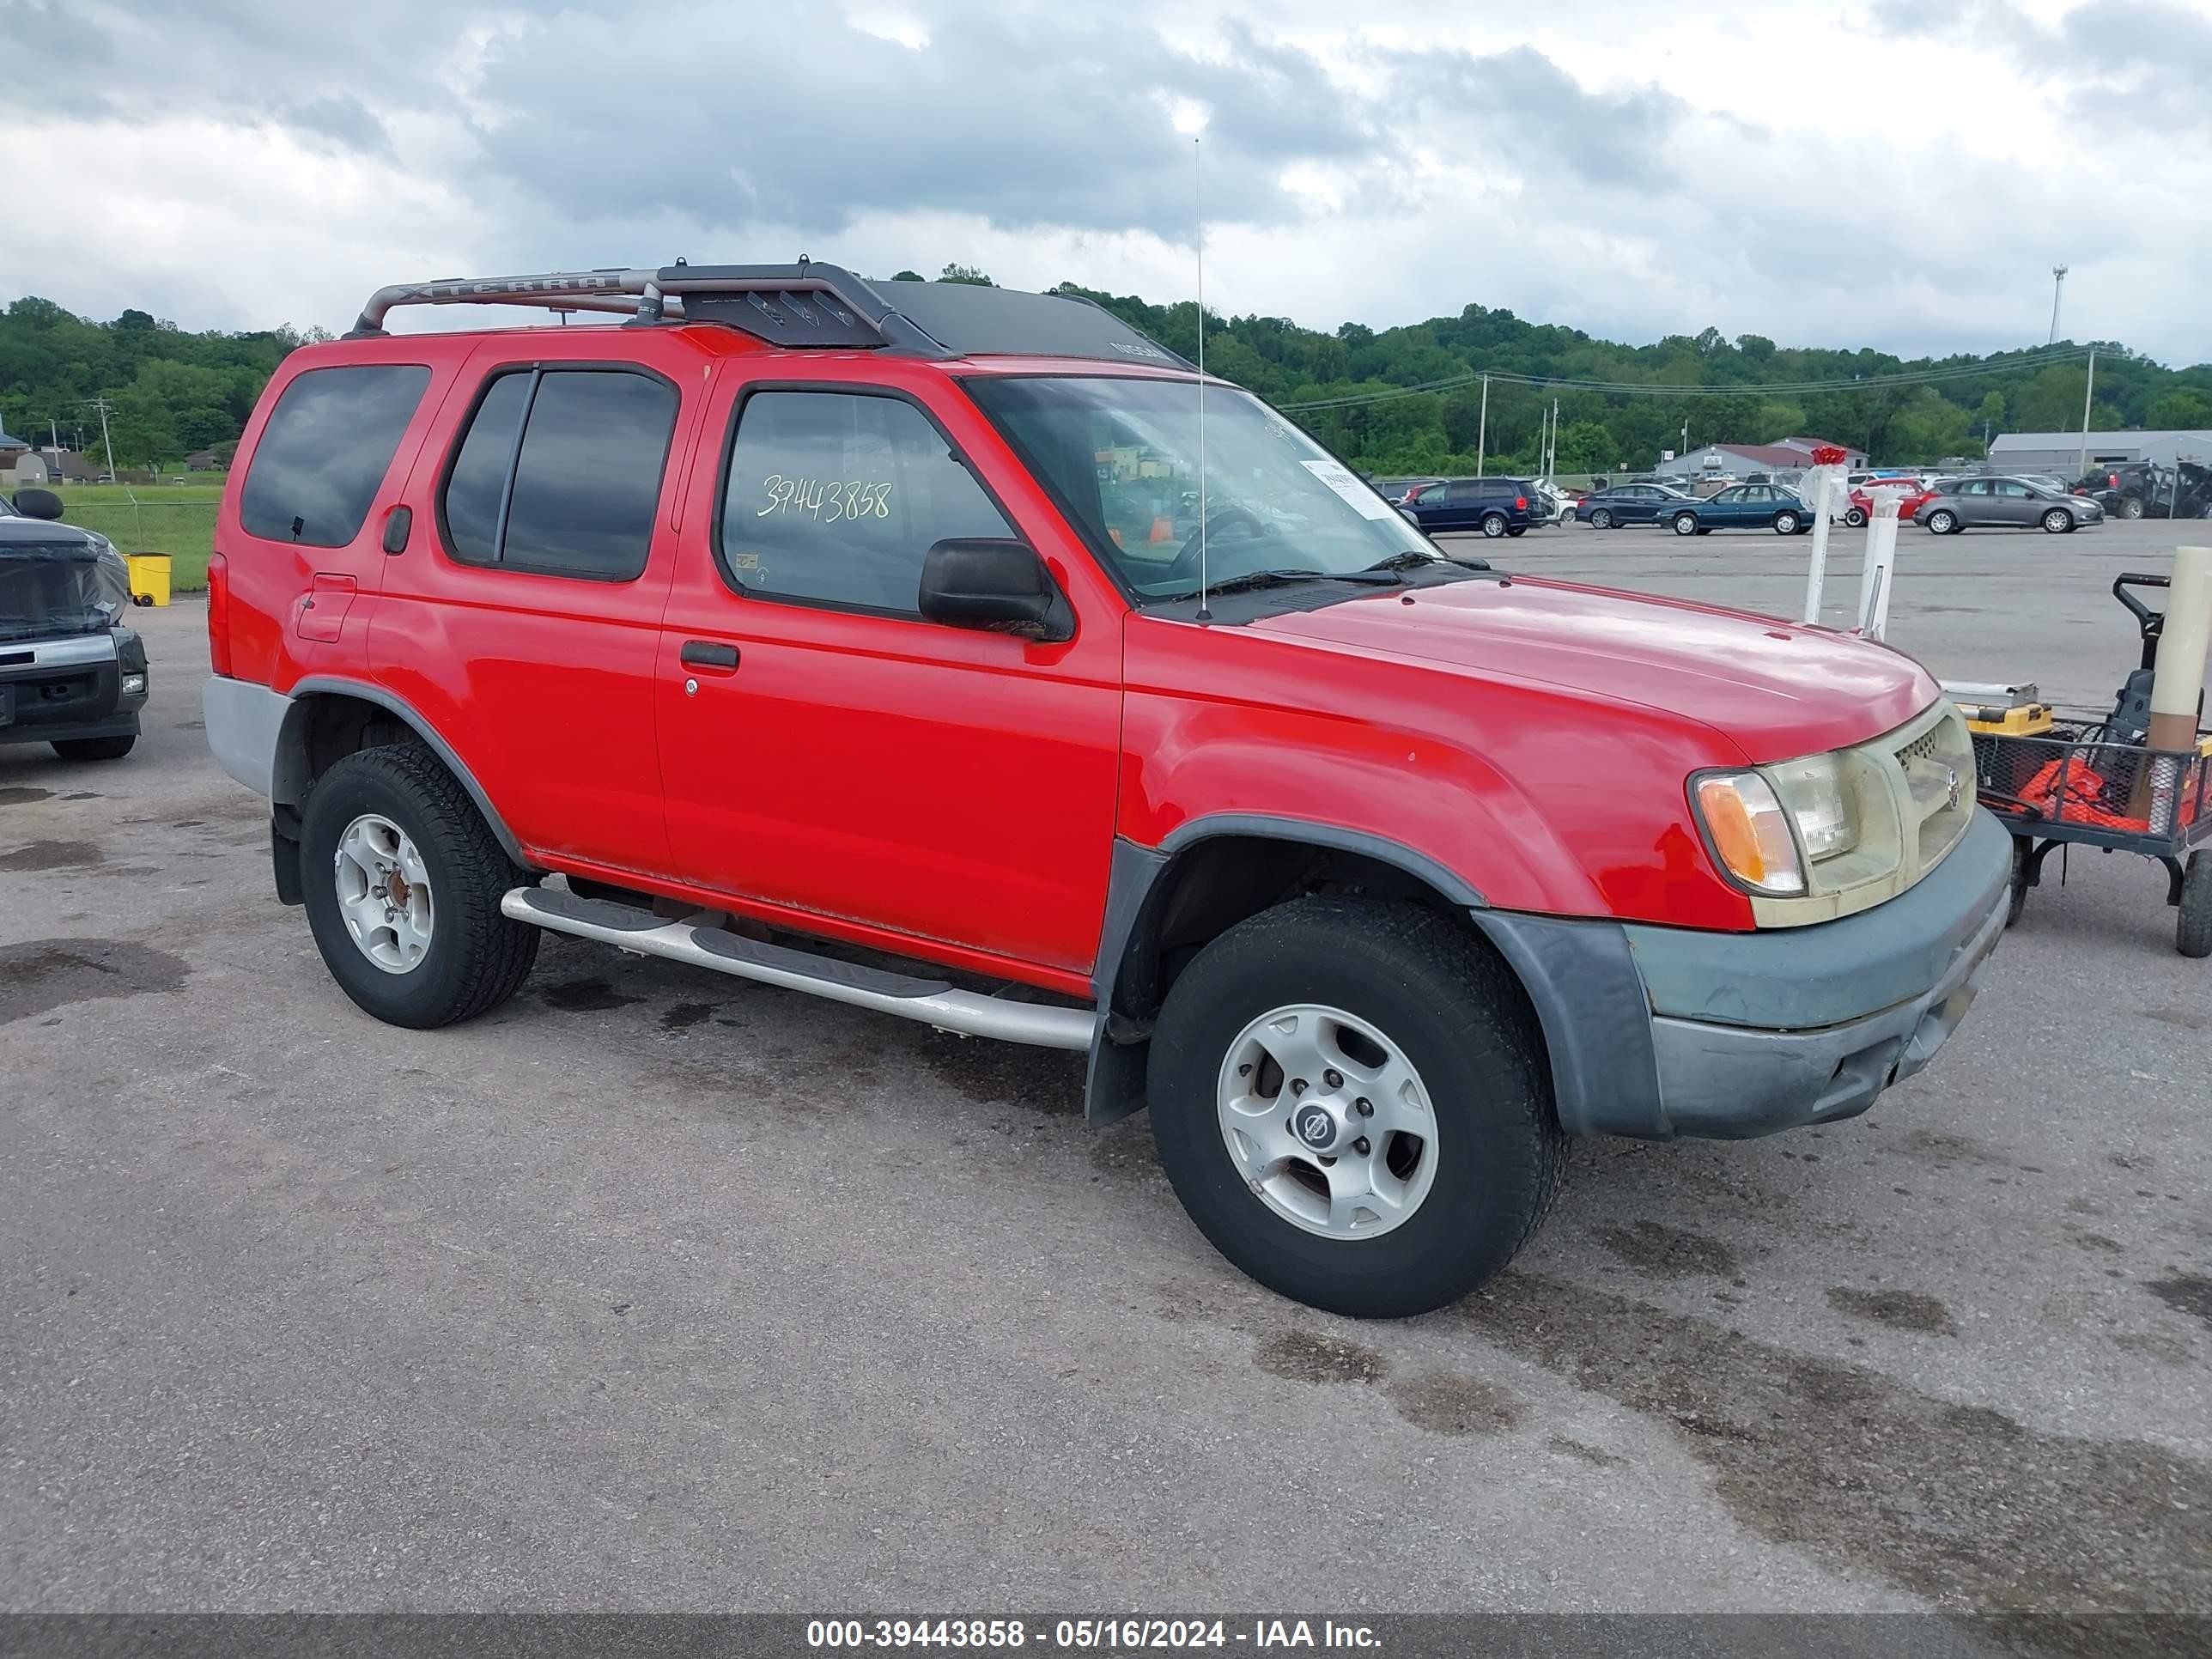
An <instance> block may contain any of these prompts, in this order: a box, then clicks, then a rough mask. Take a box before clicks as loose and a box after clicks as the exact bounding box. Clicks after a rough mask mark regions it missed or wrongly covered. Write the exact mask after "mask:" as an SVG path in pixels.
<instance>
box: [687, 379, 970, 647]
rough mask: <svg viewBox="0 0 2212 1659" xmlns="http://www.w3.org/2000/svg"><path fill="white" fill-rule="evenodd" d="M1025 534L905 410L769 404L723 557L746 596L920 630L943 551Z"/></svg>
mask: <svg viewBox="0 0 2212 1659" xmlns="http://www.w3.org/2000/svg"><path fill="white" fill-rule="evenodd" d="M1013 534H1014V532H1013V531H1012V528H1010V527H1009V526H1008V525H1007V523H1006V518H1005V516H1004V515H1003V514H1002V513H1000V511H999V509H998V507H996V506H995V505H994V503H993V501H992V500H991V498H990V496H989V495H986V494H985V493H984V490H983V487H982V486H981V484H980V483H976V481H975V475H974V474H973V473H971V472H970V471H969V470H968V468H967V466H966V465H964V464H963V462H962V461H961V460H960V459H958V458H957V456H955V455H954V454H953V453H952V451H951V448H950V447H948V446H947V445H946V443H945V439H944V437H943V436H942V435H940V434H939V431H938V429H937V428H936V426H935V425H934V424H933V422H931V420H930V419H929V417H928V416H927V415H925V414H923V413H922V412H921V410H919V409H917V408H916V407H915V405H914V404H910V403H908V402H906V401H905V400H904V399H902V398H894V397H888V396H881V395H874V394H870V393H865V392H755V393H753V394H752V395H751V396H750V397H749V398H746V399H745V400H744V404H743V405H742V407H741V408H740V410H739V412H738V425H737V432H736V434H735V435H734V437H733V438H732V443H731V450H730V464H729V469H728V474H727V480H726V483H725V485H724V489H723V495H722V513H721V519H720V535H719V537H718V538H717V547H716V551H717V553H718V555H719V556H720V563H721V566H722V574H723V576H724V578H725V579H726V580H727V581H728V582H729V583H730V585H731V586H733V587H735V588H736V589H737V590H738V592H741V593H748V594H754V595H757V596H758V597H760V598H763V599H789V600H794V601H797V602H799V603H801V604H814V605H833V606H836V607H837V608H839V609H841V610H849V611H872V612H875V613H878V614H881V615H885V616H895V617H914V616H918V615H920V614H921V613H920V611H919V610H918V608H917V599H918V597H919V593H920V590H921V563H922V559H923V556H925V555H926V554H927V553H928V551H929V549H930V546H931V544H933V543H936V542H939V541H942V540H944V539H945V538H948V537H955V536H988V537H1010V536H1012V535H1013Z"/></svg>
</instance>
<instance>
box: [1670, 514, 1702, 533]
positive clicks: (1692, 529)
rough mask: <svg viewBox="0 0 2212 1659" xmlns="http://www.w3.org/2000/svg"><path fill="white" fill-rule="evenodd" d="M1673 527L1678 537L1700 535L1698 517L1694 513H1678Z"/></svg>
mask: <svg viewBox="0 0 2212 1659" xmlns="http://www.w3.org/2000/svg"><path fill="white" fill-rule="evenodd" d="M1673 526H1674V533H1675V534H1676V535H1677V536H1694V535H1696V534H1697V533H1698V515H1697V514H1696V513H1676V514H1675V515H1674V520H1673Z"/></svg>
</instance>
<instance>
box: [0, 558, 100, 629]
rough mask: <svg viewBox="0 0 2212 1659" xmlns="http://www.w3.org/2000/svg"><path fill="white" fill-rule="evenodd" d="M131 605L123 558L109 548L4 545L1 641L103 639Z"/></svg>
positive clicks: (0, 579)
mask: <svg viewBox="0 0 2212 1659" xmlns="http://www.w3.org/2000/svg"><path fill="white" fill-rule="evenodd" d="M130 604H131V578H130V575H129V573H128V572H127V571H126V570H125V567H124V563H123V556H122V555H120V554H118V552H116V551H115V550H114V549H113V548H112V547H110V546H108V544H106V542H98V543H69V544H31V543H13V542H7V541H0V640H35V639H52V638H54V637H56V636H58V635H68V634H97V633H100V632H102V631H104V630H106V629H109V628H112V627H113V626H114V625H115V623H117V622H118V620H119V619H120V618H121V617H122V616H123V615H124V612H125V610H126V609H127V608H128V606H129V605H130Z"/></svg>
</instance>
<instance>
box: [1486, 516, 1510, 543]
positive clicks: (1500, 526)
mask: <svg viewBox="0 0 2212 1659" xmlns="http://www.w3.org/2000/svg"><path fill="white" fill-rule="evenodd" d="M1505 529H1506V525H1505V515H1504V513H1484V514H1483V515H1482V533H1483V534H1484V535H1486V536H1487V537H1489V538H1490V539H1491V540H1492V541H1496V540H1497V539H1498V538H1499V537H1500V536H1503V535H1504V533H1505Z"/></svg>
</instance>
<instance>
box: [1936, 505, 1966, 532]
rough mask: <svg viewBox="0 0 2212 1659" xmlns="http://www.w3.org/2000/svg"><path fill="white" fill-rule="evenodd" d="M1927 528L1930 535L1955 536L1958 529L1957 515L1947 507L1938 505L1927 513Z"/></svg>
mask: <svg viewBox="0 0 2212 1659" xmlns="http://www.w3.org/2000/svg"><path fill="white" fill-rule="evenodd" d="M1928 529H1929V533H1930V534H1932V535H1937V536H1955V535H1957V534H1958V533H1959V529H1960V525H1959V515H1958V514H1957V513H1953V512H1951V511H1949V510H1948V508H1942V507H1939V508H1937V509H1936V511H1935V512H1933V513H1929V515H1928Z"/></svg>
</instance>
